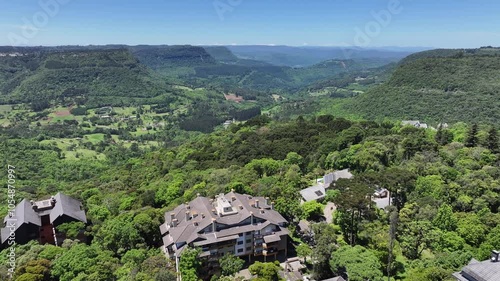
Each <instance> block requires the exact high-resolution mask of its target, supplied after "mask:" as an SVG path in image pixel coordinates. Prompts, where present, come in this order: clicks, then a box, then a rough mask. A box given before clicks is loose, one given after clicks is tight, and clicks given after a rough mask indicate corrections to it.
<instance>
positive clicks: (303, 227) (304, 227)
mask: <svg viewBox="0 0 500 281" xmlns="http://www.w3.org/2000/svg"><path fill="white" fill-rule="evenodd" d="M309 225H310V224H309V222H308V221H307V220H300V221H299V231H300V232H302V233H307V232H309V231H310V230H311V228H310V227H309Z"/></svg>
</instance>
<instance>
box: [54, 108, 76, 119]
mask: <svg viewBox="0 0 500 281" xmlns="http://www.w3.org/2000/svg"><path fill="white" fill-rule="evenodd" d="M71 109H73V106H70V107H68V109H66V110H60V111H56V112H55V113H54V114H55V115H56V116H59V117H64V116H69V115H71V112H70V110H71Z"/></svg>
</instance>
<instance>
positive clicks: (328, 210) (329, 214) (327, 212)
mask: <svg viewBox="0 0 500 281" xmlns="http://www.w3.org/2000/svg"><path fill="white" fill-rule="evenodd" d="M335 210H337V206H335V204H333V203H332V202H328V203H327V204H326V206H325V209H324V210H323V215H324V216H325V218H326V222H327V223H331V222H332V221H333V212H335Z"/></svg>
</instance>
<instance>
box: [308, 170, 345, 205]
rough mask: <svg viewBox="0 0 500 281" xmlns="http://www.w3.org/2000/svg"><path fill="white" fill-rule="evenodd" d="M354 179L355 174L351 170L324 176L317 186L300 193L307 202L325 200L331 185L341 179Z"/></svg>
mask: <svg viewBox="0 0 500 281" xmlns="http://www.w3.org/2000/svg"><path fill="white" fill-rule="evenodd" d="M352 177H353V174H351V173H350V172H349V169H344V170H340V171H335V172H332V173H328V174H326V175H325V176H323V179H322V180H317V183H318V184H317V185H314V186H310V187H308V188H305V189H302V190H301V191H300V195H302V198H303V199H304V201H305V202H309V201H313V200H321V199H323V198H325V196H326V189H327V188H328V187H329V186H330V184H332V183H333V182H336V181H338V180H339V179H351V178H352Z"/></svg>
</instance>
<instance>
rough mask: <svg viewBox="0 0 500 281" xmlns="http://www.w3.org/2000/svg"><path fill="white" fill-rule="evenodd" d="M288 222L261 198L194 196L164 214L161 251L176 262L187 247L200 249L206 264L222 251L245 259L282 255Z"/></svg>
mask: <svg viewBox="0 0 500 281" xmlns="http://www.w3.org/2000/svg"><path fill="white" fill-rule="evenodd" d="M287 224H288V222H287V221H286V220H285V219H284V218H283V216H281V215H280V214H279V213H278V212H277V211H275V210H274V208H273V203H271V202H270V201H269V199H267V198H264V197H253V196H250V195H246V194H238V193H235V192H233V191H232V192H229V193H227V194H225V195H224V194H219V195H218V196H216V197H215V198H214V199H210V198H206V197H201V196H197V197H196V198H195V199H194V200H193V201H191V202H189V203H185V204H182V205H180V206H178V207H177V208H175V209H174V210H173V211H171V212H167V213H165V223H164V224H162V225H161V226H160V232H161V235H162V237H163V246H162V250H163V251H164V253H165V254H166V256H167V257H169V258H171V259H174V258H175V260H176V261H177V260H178V258H179V257H180V256H181V255H182V252H183V251H184V250H185V249H186V248H187V247H197V248H200V249H201V250H202V253H201V255H200V256H201V257H202V258H204V261H205V262H206V263H207V265H208V266H207V267H208V268H210V266H214V267H215V266H216V264H217V260H218V259H219V258H220V257H221V256H223V255H225V254H226V253H229V254H233V255H235V256H239V257H245V258H248V259H249V260H251V259H252V257H258V256H263V258H264V260H266V259H267V258H268V257H273V258H276V256H277V254H278V253H284V254H285V255H286V251H287V250H286V249H287V240H288V234H289V232H288V229H287V228H286V225H287Z"/></svg>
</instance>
